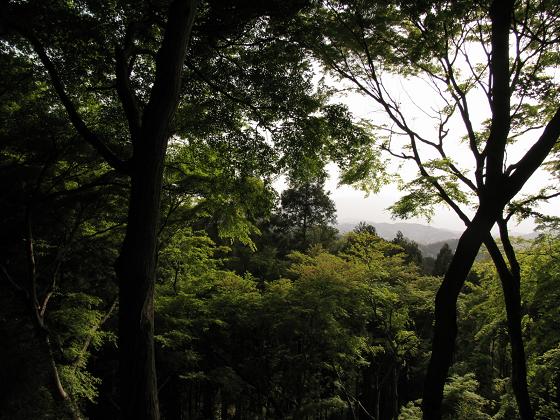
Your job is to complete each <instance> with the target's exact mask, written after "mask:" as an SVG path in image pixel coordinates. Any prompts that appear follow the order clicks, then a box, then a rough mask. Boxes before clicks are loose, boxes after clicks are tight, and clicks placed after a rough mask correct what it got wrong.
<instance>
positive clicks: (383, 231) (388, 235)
mask: <svg viewBox="0 0 560 420" xmlns="http://www.w3.org/2000/svg"><path fill="white" fill-rule="evenodd" d="M366 223H369V224H370V225H373V226H375V230H376V231H377V234H378V235H379V236H381V237H382V238H383V239H387V240H389V241H390V240H392V239H393V238H394V237H395V236H397V232H398V231H399V230H400V231H401V232H402V233H403V235H404V236H405V237H406V238H408V239H410V240H412V241H415V242H417V243H418V248H420V251H422V256H424V257H433V258H435V257H436V256H437V254H438V252H439V250H440V249H441V247H442V246H443V245H444V244H445V243H447V244H448V245H449V247H450V248H451V250H452V251H453V252H455V249H456V248H457V243H458V242H459V237H460V236H461V234H462V232H460V231H457V230H450V229H441V228H436V227H433V226H427V225H421V224H419V223H375V222H366ZM357 224H358V222H342V223H339V224H338V226H337V228H338V231H339V232H340V233H342V234H344V233H347V232H350V231H352V230H353V229H354V228H355V227H356V225H357ZM511 235H512V236H519V237H521V238H524V239H534V238H536V237H537V233H535V232H532V233H520V232H515V231H514V232H511Z"/></svg>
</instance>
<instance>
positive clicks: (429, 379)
mask: <svg viewBox="0 0 560 420" xmlns="http://www.w3.org/2000/svg"><path fill="white" fill-rule="evenodd" d="M494 213H495V212H493V211H490V210H488V209H484V208H482V207H480V208H479V210H478V211H477V213H476V215H475V217H474V218H473V220H472V223H471V224H470V225H469V226H468V227H467V229H466V230H465V231H464V232H463V234H462V235H461V238H460V239H459V243H458V244H457V249H456V251H455V254H454V255H453V259H452V260H451V264H450V265H449V269H448V270H447V273H446V274H445V277H444V278H443V282H442V284H441V286H440V288H439V290H438V292H437V294H436V299H435V325H434V337H433V340H432V354H431V358H430V363H429V365H428V371H427V373H426V379H425V383H424V395H423V398H422V411H423V414H424V419H426V420H439V419H441V402H442V399H443V387H444V385H445V380H446V379H447V374H448V372H449V367H450V366H451V363H452V358H453V351H454V348H455V338H456V336H457V297H458V296H459V292H460V291H461V288H462V287H463V284H464V283H465V279H466V278H467V275H468V273H469V271H470V269H471V267H472V264H473V263H474V260H475V258H476V255H477V253H478V250H479V249H480V245H481V244H482V241H483V239H484V237H485V235H486V233H487V232H489V231H490V228H491V227H492V225H493V224H494V222H495V217H494V218H493V217H492V214H494Z"/></svg>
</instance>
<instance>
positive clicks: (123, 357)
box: [115, 0, 197, 420]
mask: <svg viewBox="0 0 560 420" xmlns="http://www.w3.org/2000/svg"><path fill="white" fill-rule="evenodd" d="M196 5H197V1H196V0H191V1H184V0H175V1H173V2H172V3H171V4H170V6H169V12H168V15H169V16H168V21H167V25H166V28H165V35H164V38H163V42H162V45H161V48H160V49H159V51H158V54H157V57H156V76H155V81H154V85H153V88H152V91H151V95H150V100H149V103H148V105H147V106H146V108H145V110H144V113H143V118H142V120H141V127H140V129H139V130H138V131H136V130H134V129H133V124H134V123H135V119H134V118H129V121H130V124H131V133H135V132H137V133H138V135H137V136H136V137H135V136H134V135H133V138H132V140H133V146H134V153H133V158H132V165H131V168H130V171H131V191H130V201H129V209H128V224H127V230H126V236H125V239H124V242H123V246H122V249H121V254H120V255H119V258H118V260H117V262H116V265H115V269H116V273H117V277H118V280H119V310H120V312H119V352H120V393H121V396H120V397H121V417H122V418H123V419H134V420H142V419H159V408H158V395H157V384H156V369H155V358H154V282H155V269H156V241H157V231H158V224H159V210H160V198H161V186H162V179H163V164H164V158H165V152H166V149H167V141H168V137H169V129H170V127H169V125H170V122H171V119H172V118H173V114H174V112H175V110H176V108H177V101H178V94H179V89H180V84H181V74H182V67H183V62H184V59H185V54H186V47H187V44H188V40H189V36H190V31H191V28H192V23H193V20H194V13H195V9H196ZM125 94H126V92H124V93H123V95H125ZM123 103H124V101H123Z"/></svg>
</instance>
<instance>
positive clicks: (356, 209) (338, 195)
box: [326, 77, 560, 233]
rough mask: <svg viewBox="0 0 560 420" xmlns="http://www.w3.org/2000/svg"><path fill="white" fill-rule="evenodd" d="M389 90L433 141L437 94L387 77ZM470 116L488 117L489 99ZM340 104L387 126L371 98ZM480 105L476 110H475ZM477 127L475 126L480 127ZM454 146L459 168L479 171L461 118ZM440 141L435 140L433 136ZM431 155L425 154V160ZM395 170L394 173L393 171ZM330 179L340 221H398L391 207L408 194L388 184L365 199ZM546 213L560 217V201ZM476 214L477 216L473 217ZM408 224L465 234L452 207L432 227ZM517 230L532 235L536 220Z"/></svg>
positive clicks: (541, 175) (539, 178)
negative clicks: (432, 114)
mask: <svg viewBox="0 0 560 420" xmlns="http://www.w3.org/2000/svg"><path fill="white" fill-rule="evenodd" d="M387 86H388V88H389V89H388V90H389V91H390V92H394V97H395V98H396V99H397V100H398V101H399V102H400V103H401V106H402V109H403V110H404V112H405V113H406V114H407V115H408V116H409V121H410V122H409V124H411V125H412V126H413V127H414V128H415V129H416V130H418V131H419V132H420V133H421V134H422V135H424V136H425V137H426V138H430V136H434V135H435V133H434V124H433V121H432V120H430V118H429V116H428V114H429V113H430V110H433V109H438V108H440V105H441V104H438V101H437V98H436V95H434V92H433V90H431V88H429V86H427V84H426V83H425V82H423V81H420V80H418V79H407V80H403V79H396V78H395V79H391V77H388V78H387ZM469 99H470V102H471V116H472V119H473V120H474V121H479V122H481V121H483V120H484V119H486V118H489V116H490V112H489V108H488V104H487V101H486V98H485V97H476V94H473V95H472V96H471V97H470V98H469ZM337 101H341V102H344V103H346V104H347V105H348V107H349V108H350V110H351V111H352V112H353V114H354V115H355V116H356V117H358V118H362V119H365V120H368V121H373V122H374V123H376V124H379V123H380V122H381V121H383V119H384V118H385V117H384V113H383V112H382V111H380V110H379V108H378V107H376V105H375V104H374V103H373V101H372V100H371V99H370V98H364V97H363V96H361V95H358V94H355V93H349V94H346V95H345V96H343V97H339V98H337ZM473 104H475V105H476V106H472V105H473ZM475 127H476V125H475ZM450 129H451V130H450V135H449V137H448V139H449V140H450V142H449V143H450V146H449V147H448V148H447V149H446V151H447V154H448V155H449V156H450V157H452V159H453V160H455V161H456V162H458V163H459V166H460V167H463V168H466V169H469V168H473V167H474V161H473V160H472V159H473V158H472V155H471V153H470V151H469V150H468V148H467V146H466V145H465V144H464V143H463V144H461V142H459V141H457V139H459V138H460V137H461V136H462V135H463V134H464V133H465V130H464V126H463V124H462V122H461V121H460V120H459V119H457V120H455V121H451V124H450ZM431 138H435V137H431ZM536 138H538V133H537V132H532V133H531V135H530V137H528V138H525V139H524V138H521V140H520V141H519V142H518V144H517V145H515V147H514V148H510V149H509V150H508V154H507V159H508V161H507V163H508V164H510V163H513V162H515V161H517V160H518V159H519V158H520V157H521V156H522V155H523V154H524V153H525V152H526V151H527V150H528V148H529V147H530V146H531V144H532V143H533V142H534V141H535V139H536ZM425 156H426V155H425ZM393 169H394V168H393ZM329 173H330V175H331V176H330V180H329V181H328V182H327V185H326V187H327V190H329V191H330V192H331V198H332V199H333V200H334V202H335V203H336V208H337V215H338V221H339V222H345V221H360V220H366V221H372V222H398V221H402V220H395V219H392V218H391V214H390V212H389V211H388V210H387V208H388V207H389V206H390V205H392V204H393V203H394V202H395V201H396V200H397V199H398V198H399V197H400V196H401V195H403V194H404V193H403V192H401V191H399V190H398V188H397V186H396V185H387V186H385V187H384V188H382V189H381V191H380V192H379V193H378V194H371V195H370V196H368V197H366V196H365V194H364V193H363V192H361V191H357V190H354V189H353V188H351V187H348V186H342V187H340V186H337V184H338V176H337V170H336V168H335V167H334V165H331V166H330V167H329ZM399 173H400V174H401V175H403V177H404V178H405V179H406V178H407V177H408V179H410V178H412V177H413V176H414V174H415V173H416V167H415V166H414V165H411V166H408V167H406V166H405V167H404V168H401V169H399ZM549 180H550V176H549V174H548V173H547V172H545V171H543V170H540V171H538V172H537V173H535V174H534V175H533V177H532V178H531V179H530V180H529V182H528V183H527V184H526V186H525V187H524V188H523V190H522V191H521V193H520V194H519V195H518V198H519V197H520V196H521V195H522V194H527V193H534V192H536V191H538V190H540V189H541V188H542V187H544V186H545V185H546V184H548V183H549ZM539 209H540V210H541V211H543V212H544V213H547V214H554V215H558V216H560V200H558V199H555V200H551V202H550V203H548V204H545V205H543V206H541V207H540V208H539ZM471 214H472V212H471ZM407 221H409V222H415V223H422V224H429V225H432V226H434V227H441V228H446V229H451V230H461V231H462V230H463V229H464V225H463V223H462V222H461V221H460V220H459V218H458V216H456V215H455V213H454V212H452V211H451V210H449V209H448V208H446V207H444V206H441V207H440V208H439V209H437V211H436V213H435V215H434V217H433V218H432V220H431V221H430V222H428V221H426V220H425V219H411V220H407ZM510 224H511V229H512V231H515V232H516V233H528V232H531V231H533V230H534V227H535V224H534V222H533V221H529V220H527V221H523V222H522V223H520V224H519V225H517V224H516V223H515V221H512V222H510Z"/></svg>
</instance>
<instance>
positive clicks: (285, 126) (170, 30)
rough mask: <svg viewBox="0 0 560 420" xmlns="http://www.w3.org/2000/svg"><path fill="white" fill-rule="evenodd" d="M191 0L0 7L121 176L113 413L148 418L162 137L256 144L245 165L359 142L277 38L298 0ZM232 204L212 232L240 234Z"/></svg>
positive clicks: (6, 30)
mask: <svg viewBox="0 0 560 420" xmlns="http://www.w3.org/2000/svg"><path fill="white" fill-rule="evenodd" d="M198 4H199V2H198V1H180V0H176V1H169V2H168V1H164V2H157V3H150V2H148V3H146V2H132V3H131V2H121V1H117V2H110V3H106V2H102V3H100V2H97V1H85V2H80V3H75V2H70V3H60V2H34V1H31V2H25V3H21V2H8V4H7V8H6V11H5V13H3V14H2V17H1V33H2V37H3V38H4V39H5V40H6V42H5V43H3V44H2V48H3V49H4V50H3V51H4V52H5V53H6V54H7V55H8V56H11V57H18V58H20V59H23V60H26V61H27V62H28V64H29V65H30V66H31V67H32V68H33V71H34V73H33V74H34V80H35V81H36V82H37V83H41V84H43V85H44V86H45V88H46V89H48V91H49V92H50V94H52V95H55V96H56V97H57V101H56V102H57V105H58V107H59V108H60V109H63V110H64V111H65V113H66V117H67V120H68V121H69V122H70V123H71V124H72V125H73V127H74V129H75V131H76V132H77V133H78V134H79V136H80V137H81V139H82V140H84V141H85V142H86V143H87V144H89V145H90V146H91V147H92V148H93V149H94V150H95V151H96V152H97V153H98V154H99V155H100V156H102V157H103V158H104V159H105V161H106V165H108V166H109V167H111V168H112V169H113V170H114V171H116V172H118V173H119V174H121V175H122V176H124V177H128V178H129V182H130V184H129V186H130V189H129V202H128V216H127V221H126V234H125V238H124V240H123V244H122V248H121V252H120V256H119V258H118V259H117V262H116V264H115V269H116V272H117V277H118V279H119V293H120V295H119V296H120V303H119V312H120V316H119V323H120V328H119V350H120V354H121V360H120V372H121V380H120V389H121V395H120V398H121V404H120V406H121V415H122V417H123V418H157V417H158V414H157V413H158V403H157V386H156V375H155V365H154V351H153V289H154V280H155V270H156V262H157V258H156V253H157V249H158V243H157V242H158V241H157V235H158V233H159V231H160V227H161V226H160V207H161V191H162V184H163V180H164V167H165V155H166V151H167V145H168V143H169V139H173V142H172V143H175V142H179V139H181V141H183V142H186V143H188V144H191V145H193V146H194V145H196V144H199V145H200V144H203V145H204V144H206V145H207V144H208V143H213V144H215V145H216V148H215V149H214V153H218V154H219V153H224V154H227V153H229V152H230V151H231V149H232V147H231V146H232V145H235V146H237V147H238V149H237V151H236V153H235V158H237V159H239V158H240V157H241V156H242V155H243V153H239V151H240V150H241V149H242V150H244V151H245V153H244V154H245V155H246V156H247V155H251V156H253V157H254V158H253V159H251V164H257V165H262V166H267V167H268V168H271V167H275V168H276V170H277V171H281V170H285V168H286V167H287V166H290V165H292V166H293V167H295V166H296V165H295V163H296V162H298V159H299V160H300V161H301V159H303V158H304V157H305V158H309V157H310V156H313V157H317V156H318V157H320V158H321V159H323V160H324V159H327V156H329V157H332V158H336V159H338V160H339V161H340V162H342V163H344V164H345V167H346V169H347V171H352V170H354V169H355V168H354V162H349V159H348V155H347V154H346V152H348V153H350V151H352V150H354V151H355V150H356V148H358V149H359V148H362V149H365V148H367V145H368V144H369V137H368V136H367V135H364V130H355V129H354V124H353V123H352V121H351V118H350V115H349V114H348V112H347V111H346V110H345V109H344V107H341V106H336V105H332V104H331V105H329V106H325V107H324V108H323V109H321V110H319V108H321V106H322V105H325V103H326V99H327V97H328V95H327V94H325V93H323V92H321V93H320V94H318V93H315V92H312V91H313V85H312V83H311V77H312V75H311V72H310V64H309V61H308V60H307V59H306V57H305V56H304V54H303V53H302V52H301V51H299V50H298V49H297V48H294V47H293V46H290V45H289V43H288V42H286V39H285V37H284V35H283V34H285V32H286V31H287V29H288V26H289V25H288V22H289V20H290V19H291V18H292V17H293V15H294V14H295V13H296V12H297V11H298V10H300V9H301V8H302V7H303V6H305V2H301V1H294V2H288V3H286V2H274V3H267V4H264V3H263V4H257V5H255V4H253V3H251V2H241V3H236V4H234V5H231V4H229V3H228V2H221V1H209V2H204V3H202V5H201V6H200V7H198ZM197 11H198V12H197ZM195 15H196V16H197V18H196V19H195ZM193 31H194V32H193ZM191 32H192V33H194V34H195V36H194V37H193V36H191ZM191 39H193V40H194V42H192V43H190V44H189V41H190V40H191ZM189 45H190V46H189ZM187 46H189V48H187ZM326 121H328V122H329V124H330V123H332V124H330V126H332V127H333V129H332V130H330V131H329V136H326V135H325V132H326V131H325V127H327V124H326ZM302 133H305V134H306V136H301V134H302ZM269 135H271V136H272V138H273V140H274V142H275V144H276V145H277V146H278V147H277V149H278V150H273V148H271V147H270V144H269V139H270V137H267V136H269ZM302 138H305V139H306V141H302ZM311 139H312V140H313V141H311ZM341 144H344V146H345V149H344V152H341V149H340V145H341ZM323 146H324V147H323ZM191 152H192V149H191ZM207 156H210V155H207ZM232 157H233V155H232ZM240 161H241V160H236V161H234V163H236V165H230V166H229V167H228V170H232V171H233V172H234V174H236V175H242V176H240V178H243V179H244V180H249V179H250V178H251V176H250V174H251V172H252V169H254V165H253V166H251V167H245V168H243V167H242V165H239V162H240ZM367 161H368V162H373V161H375V157H372V156H371V155H369V156H368V157H367ZM182 169H184V168H182ZM181 172H183V173H185V172H186V174H184V175H185V178H188V180H189V181H193V178H194V179H195V180H197V181H201V182H194V184H196V187H195V188H193V190H194V191H196V189H197V188H200V187H201V185H202V186H204V187H206V188H207V186H208V182H205V181H208V177H204V176H197V175H199V174H196V171H195V170H193V168H189V170H187V171H184V170H182V171H179V173H181ZM267 176H270V172H269V173H268V175H267ZM182 184H183V185H184V186H187V187H193V183H192V182H190V183H189V182H184V183H182ZM240 184H241V183H240ZM243 185H244V186H245V187H247V186H249V185H251V182H250V181H248V182H246V183H243ZM253 185H254V183H253ZM166 188H169V186H167V185H166ZM171 188H173V187H172V186H171ZM193 195H196V193H194V194H193ZM219 201H221V203H222V204H228V205H224V206H223V209H224V210H227V209H232V206H231V204H232V203H231V202H230V201H228V200H227V199H222V200H216V202H219ZM205 204H206V203H205ZM201 207H203V206H201ZM198 210H201V209H200V208H198ZM237 210H238V212H237V213H236V214H234V215H227V214H224V213H222V216H223V217H222V218H221V219H222V220H220V222H224V223H220V225H221V228H222V230H221V233H222V234H223V235H224V236H225V237H228V235H229V239H231V238H232V234H234V236H235V235H237V234H239V236H240V237H241V236H242V237H243V238H244V240H246V241H248V231H247V229H249V230H251V229H254V227H251V226H250V224H244V225H243V226H244V228H243V229H241V230H237V231H235V229H234V228H233V223H230V222H232V221H235V220H236V221H239V220H240V219H242V216H244V214H243V212H242V211H240V208H237ZM163 223H165V221H163ZM228 228H229V229H230V230H229V232H228ZM251 233H254V232H251ZM131 354H134V355H135V356H134V357H130V355H131Z"/></svg>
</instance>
